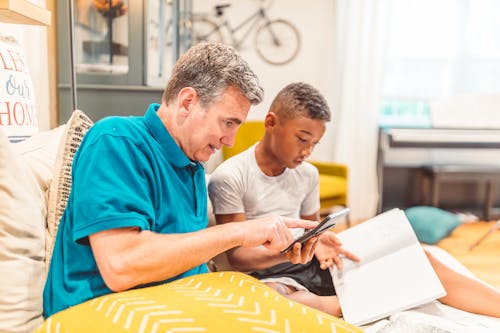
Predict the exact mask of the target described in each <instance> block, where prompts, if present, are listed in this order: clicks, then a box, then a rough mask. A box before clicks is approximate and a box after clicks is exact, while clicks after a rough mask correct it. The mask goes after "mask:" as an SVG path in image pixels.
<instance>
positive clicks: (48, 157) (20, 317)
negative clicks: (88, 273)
mask: <svg viewBox="0 0 500 333" xmlns="http://www.w3.org/2000/svg"><path fill="white" fill-rule="evenodd" d="M67 129H68V126H67V125H62V126H59V127H58V128H56V129H53V130H50V131H46V132H40V133H36V134H35V135H33V136H31V137H30V138H28V139H27V140H24V141H22V142H19V143H10V142H9V141H8V139H7V138H6V135H5V133H4V131H3V130H4V129H3V128H2V127H0V202H1V205H0V295H1V297H0V332H2V333H7V332H31V331H32V330H33V329H34V328H35V327H36V326H38V325H39V324H40V323H41V322H42V321H43V319H42V311H43V307H42V304H43V303H42V302H43V298H42V293H43V287H44V284H45V278H46V265H45V262H46V247H47V244H48V243H50V241H51V239H52V238H51V237H49V234H48V230H47V198H48V196H49V188H50V186H51V184H52V183H53V176H54V169H55V168H56V166H57V165H56V156H57V155H58V153H59V154H62V152H60V150H61V147H62V146H63V144H62V143H63V139H65V138H67V137H68V131H67ZM60 168H61V167H59V168H58V169H60ZM47 239H49V241H47Z"/></svg>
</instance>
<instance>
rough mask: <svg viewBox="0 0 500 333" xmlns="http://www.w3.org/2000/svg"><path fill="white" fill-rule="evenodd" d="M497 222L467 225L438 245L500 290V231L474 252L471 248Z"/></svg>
mask: <svg viewBox="0 0 500 333" xmlns="http://www.w3.org/2000/svg"><path fill="white" fill-rule="evenodd" d="M494 224H495V222H474V223H465V224H462V225H461V226H459V227H458V228H456V229H455V230H454V231H453V232H452V234H451V235H450V236H449V237H446V238H444V239H443V240H441V241H440V242H439V243H438V244H437V245H438V246H439V247H441V248H443V249H445V250H446V251H448V252H449V253H451V254H452V255H453V256H454V257H455V258H457V259H458V260H459V261H460V262H461V263H462V264H463V265H464V266H465V267H467V268H468V269H469V270H471V271H472V272H473V273H474V274H475V275H476V276H477V277H479V278H480V279H482V280H484V281H486V282H487V283H489V284H491V285H493V286H495V287H497V288H499V289H500V229H498V230H496V231H494V232H493V233H491V234H490V235H489V236H488V237H487V238H486V239H484V240H483V241H482V242H481V243H480V244H479V245H478V246H477V247H475V248H474V249H473V250H469V247H470V246H471V245H472V244H474V242H476V241H477V240H478V239H479V238H481V236H483V235H484V234H485V233H486V232H488V230H489V229H490V228H491V227H492V226H493V225H494Z"/></svg>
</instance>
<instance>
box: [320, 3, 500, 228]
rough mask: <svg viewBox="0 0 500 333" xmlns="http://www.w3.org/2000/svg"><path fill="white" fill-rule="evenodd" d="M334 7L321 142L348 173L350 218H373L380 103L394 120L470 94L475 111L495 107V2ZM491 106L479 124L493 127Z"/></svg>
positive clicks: (498, 6) (498, 87)
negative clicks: (328, 110) (329, 115)
mask: <svg viewBox="0 0 500 333" xmlns="http://www.w3.org/2000/svg"><path fill="white" fill-rule="evenodd" d="M334 3H335V23H336V31H335V35H334V43H335V47H334V51H333V54H332V55H331V59H332V63H331V64H330V65H329V68H328V71H327V72H328V77H329V84H328V86H329V87H330V91H328V97H329V98H330V99H331V102H330V104H331V106H332V109H333V115H334V119H333V121H332V122H331V124H329V128H328V131H327V133H326V140H327V141H328V143H330V142H333V143H334V144H333V145H329V147H331V146H333V149H332V148H330V149H332V150H331V155H329V156H331V157H332V158H333V160H335V161H338V162H342V163H346V164H347V165H348V167H349V175H350V184H349V205H350V206H351V208H352V210H353V215H354V217H355V218H360V219H364V218H367V217H371V216H373V215H374V214H375V213H376V206H377V202H378V197H377V176H376V170H375V169H376V168H375V164H376V155H377V139H378V138H377V137H378V135H377V134H378V133H377V132H378V126H379V124H381V123H382V120H381V119H382V117H381V115H382V105H384V106H387V105H389V106H390V105H391V103H392V102H395V104H394V105H400V106H401V105H404V108H405V109H399V110H392V111H396V112H395V113H398V112H399V116H400V118H399V120H401V115H402V114H403V115H406V114H405V112H408V111H409V112H410V113H411V112H414V113H417V115H418V114H419V113H420V111H426V112H425V113H422V114H427V115H428V113H427V111H428V110H429V105H431V106H432V105H436V104H435V103H434V104H432V103H431V102H435V101H440V100H455V101H462V100H464V99H462V98H461V96H470V95H472V96H474V101H475V103H476V104H478V105H479V102H477V101H478V100H480V101H482V102H481V103H482V104H481V105H482V106H484V104H486V102H488V103H489V104H488V105H492V103H491V102H490V101H492V100H494V101H500V43H498V36H500V20H498V13H500V1H498V0H481V1H473V0H440V1H435V0H335V2H334ZM476 96H479V97H478V99H476ZM467 100H468V101H470V99H467ZM495 103H497V102H495ZM454 104H455V105H456V104H457V103H454ZM458 104H460V103H458ZM497 105H498V103H497V104H495V105H494V106H493V107H491V106H490V107H489V108H488V109H490V111H488V112H490V113H489V115H487V116H485V115H484V114H485V112H482V114H483V116H482V117H483V119H482V122H481V124H482V126H485V124H486V125H488V127H492V126H493V127H496V128H500V121H498V120H495V119H500V117H498V116H496V114H498V111H497V110H498V108H500V106H498V107H497ZM469 109H471V108H470V107H469V108H468V110H469ZM476 109H477V108H476ZM385 111H387V110H385ZM433 111H434V112H433ZM482 111H484V110H482ZM491 112H493V113H494V114H493V113H491ZM430 113H431V115H432V119H430V120H429V121H430V122H429V123H428V124H430V125H432V121H431V120H434V121H436V118H437V115H436V114H437V113H438V112H437V109H436V110H433V109H432V107H431V108H430ZM469 113H470V112H469ZM477 113H478V112H476V117H477ZM459 116H460V115H459V111H458V110H457V109H456V108H455V109H454V110H453V112H452V113H451V114H448V113H447V114H446V117H448V118H447V119H451V120H455V118H457V117H459ZM470 117H471V116H470V114H468V113H465V118H464V120H463V121H462V122H461V124H462V125H463V124H468V123H470V122H471V121H470ZM412 119H413V120H412V121H410V123H408V118H406V121H405V122H402V123H399V124H398V123H397V121H398V119H396V120H395V122H393V123H392V125H394V126H398V125H399V126H407V125H410V126H412V125H413V126H417V124H416V123H415V121H420V120H421V119H417V118H412ZM448 122H449V123H452V122H451V121H450V120H449V121H448ZM492 122H496V123H495V124H492ZM423 123H426V122H425V121H424V122H423ZM323 141H325V140H323Z"/></svg>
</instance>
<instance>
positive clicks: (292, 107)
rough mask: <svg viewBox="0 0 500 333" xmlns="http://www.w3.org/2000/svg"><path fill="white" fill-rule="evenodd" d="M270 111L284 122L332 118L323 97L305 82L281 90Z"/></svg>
mask: <svg viewBox="0 0 500 333" xmlns="http://www.w3.org/2000/svg"><path fill="white" fill-rule="evenodd" d="M269 111H270V112H274V113H275V114H276V115H277V116H278V117H280V119H283V120H288V119H293V118H298V117H306V118H309V119H319V120H323V121H330V118H331V113H330V108H329V107H328V104H327V103H326V100H325V98H324V97H323V95H321V93H320V92H319V91H318V90H317V89H316V88H314V87H313V86H311V85H310V84H307V83H304V82H296V83H290V84H289V85H287V86H286V87H284V88H283V89H281V91H280V92H279V93H278V94H277V95H276V97H275V98H274V100H273V102H272V104H271V107H270V109H269Z"/></svg>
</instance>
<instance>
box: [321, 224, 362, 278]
mask: <svg viewBox="0 0 500 333" xmlns="http://www.w3.org/2000/svg"><path fill="white" fill-rule="evenodd" d="M314 254H315V255H316V259H318V261H319V263H320V265H321V269H327V268H329V267H332V266H333V265H335V266H337V268H338V269H342V268H343V264H342V258H343V257H344V258H348V259H351V260H353V261H356V262H359V261H360V259H359V257H358V256H356V255H355V254H353V253H351V252H349V251H347V250H345V249H344V248H343V247H342V243H341V242H340V240H339V239H338V238H337V236H336V235H335V233H334V232H333V231H326V232H324V233H323V234H321V236H319V241H318V246H317V247H316V251H315V253H314Z"/></svg>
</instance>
